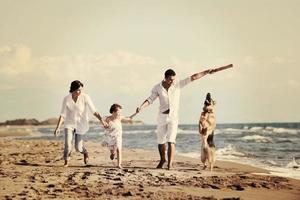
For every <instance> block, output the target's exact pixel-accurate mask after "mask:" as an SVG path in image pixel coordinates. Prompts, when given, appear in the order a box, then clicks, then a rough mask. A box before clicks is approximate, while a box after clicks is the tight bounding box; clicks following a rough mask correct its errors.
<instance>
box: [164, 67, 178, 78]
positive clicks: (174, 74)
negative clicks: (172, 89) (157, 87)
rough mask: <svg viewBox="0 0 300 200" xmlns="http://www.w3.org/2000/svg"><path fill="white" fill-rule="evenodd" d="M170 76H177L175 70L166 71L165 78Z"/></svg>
mask: <svg viewBox="0 0 300 200" xmlns="http://www.w3.org/2000/svg"><path fill="white" fill-rule="evenodd" d="M170 76H176V73H175V71H174V70H173V69H168V70H167V71H165V78H168V77H170Z"/></svg>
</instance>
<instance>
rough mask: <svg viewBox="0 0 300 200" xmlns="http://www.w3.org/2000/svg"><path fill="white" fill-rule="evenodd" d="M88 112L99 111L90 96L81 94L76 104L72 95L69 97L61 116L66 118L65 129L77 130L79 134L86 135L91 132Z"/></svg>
mask: <svg viewBox="0 0 300 200" xmlns="http://www.w3.org/2000/svg"><path fill="white" fill-rule="evenodd" d="M88 110H90V111H91V112H92V113H93V114H94V113H95V112H96V111H97V110H96V108H95V105H94V104H93V102H92V100H91V98H90V96H89V95H87V94H85V93H81V94H80V95H79V96H78V98H77V101H76V103H75V102H74V100H73V99H72V94H69V95H67V96H66V97H65V98H64V100H63V104H62V109H61V112H60V116H62V117H63V118H64V127H65V128H71V129H76V133H77V134H81V135H83V134H85V133H86V132H87V131H88V130H89V116H88Z"/></svg>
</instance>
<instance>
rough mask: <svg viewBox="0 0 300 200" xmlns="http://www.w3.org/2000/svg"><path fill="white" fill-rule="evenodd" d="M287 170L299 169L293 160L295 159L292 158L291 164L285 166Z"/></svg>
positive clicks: (299, 165) (299, 166)
mask: <svg viewBox="0 0 300 200" xmlns="http://www.w3.org/2000/svg"><path fill="white" fill-rule="evenodd" d="M286 167H287V168H292V169H300V164H298V163H297V162H296V160H295V158H293V160H292V161H291V162H289V163H288V164H287V165H286Z"/></svg>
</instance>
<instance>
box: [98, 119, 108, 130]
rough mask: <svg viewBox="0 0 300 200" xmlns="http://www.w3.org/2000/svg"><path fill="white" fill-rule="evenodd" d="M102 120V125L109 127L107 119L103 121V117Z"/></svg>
mask: <svg viewBox="0 0 300 200" xmlns="http://www.w3.org/2000/svg"><path fill="white" fill-rule="evenodd" d="M100 122H101V123H102V125H103V127H104V128H105V129H107V128H109V125H108V123H107V122H106V121H103V119H101V120H100Z"/></svg>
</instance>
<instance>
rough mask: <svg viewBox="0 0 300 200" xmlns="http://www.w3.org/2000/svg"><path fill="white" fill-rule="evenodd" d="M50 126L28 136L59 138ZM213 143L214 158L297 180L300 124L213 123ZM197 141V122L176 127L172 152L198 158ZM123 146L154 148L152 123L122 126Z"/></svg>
mask: <svg viewBox="0 0 300 200" xmlns="http://www.w3.org/2000/svg"><path fill="white" fill-rule="evenodd" d="M53 131H54V127H50V128H49V127H40V128H37V132H38V133H39V134H34V135H32V136H30V137H29V138H28V139H48V140H63V134H61V135H60V136H59V137H54V136H53ZM103 136H104V129H103V128H102V127H100V126H95V125H94V126H91V127H90V130H89V132H88V133H87V134H85V135H84V139H85V140H88V141H94V142H98V143H99V145H101V141H102V139H103ZM214 142H215V145H216V158H217V160H223V161H233V162H237V163H242V164H247V165H251V166H255V167H260V168H264V169H267V170H270V171H271V174H274V175H280V176H285V177H291V178H295V179H300V165H299V164H300V123H251V124H249V123H240V124H217V127H216V130H215V135H214ZM200 146H201V141H200V137H199V132H198V125H197V124H181V125H179V127H178V134H177V141H176V154H178V155H183V156H187V157H192V158H196V159H199V162H200ZM123 148H129V149H130V148H133V149H146V150H154V151H157V143H156V126H155V125H123Z"/></svg>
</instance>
